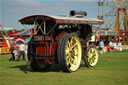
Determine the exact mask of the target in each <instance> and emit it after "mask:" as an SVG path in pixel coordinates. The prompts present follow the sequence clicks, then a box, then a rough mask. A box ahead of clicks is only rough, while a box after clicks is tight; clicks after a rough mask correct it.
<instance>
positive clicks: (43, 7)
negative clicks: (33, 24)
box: [0, 0, 98, 29]
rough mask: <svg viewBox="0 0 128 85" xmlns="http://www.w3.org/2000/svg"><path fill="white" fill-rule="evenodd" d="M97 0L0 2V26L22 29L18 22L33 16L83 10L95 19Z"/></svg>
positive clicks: (1, 0) (15, 0)
mask: <svg viewBox="0 0 128 85" xmlns="http://www.w3.org/2000/svg"><path fill="white" fill-rule="evenodd" d="M97 2H98V0H0V24H2V25H3V27H12V28H15V29H22V28H23V27H22V26H21V25H20V24H18V20H19V19H21V18H23V17H25V16H28V15H33V14H48V15H66V16H69V12H70V10H84V11H86V12H87V13H88V17H93V18H96V17H97V11H98V10H97V8H98V5H97Z"/></svg>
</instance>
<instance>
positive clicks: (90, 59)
mask: <svg viewBox="0 0 128 85" xmlns="http://www.w3.org/2000/svg"><path fill="white" fill-rule="evenodd" d="M83 59H84V61H85V64H86V65H87V67H94V66H95V65H96V64H97V62H98V51H97V48H96V47H95V46H89V47H87V49H86V54H85V55H84V56H83Z"/></svg>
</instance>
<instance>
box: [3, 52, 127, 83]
mask: <svg viewBox="0 0 128 85" xmlns="http://www.w3.org/2000/svg"><path fill="white" fill-rule="evenodd" d="M10 57H11V55H0V85H128V52H113V53H109V52H108V53H105V54H101V55H100V56H99V62H98V64H97V65H96V67H93V68H87V67H86V66H85V64H84V62H82V63H81V67H80V68H79V70H78V71H76V72H73V73H64V72H62V71H61V70H59V69H58V67H57V66H52V67H51V69H49V71H46V72H31V71H28V70H27V69H26V61H9V59H10Z"/></svg>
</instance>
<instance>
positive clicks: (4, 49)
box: [0, 24, 11, 54]
mask: <svg viewBox="0 0 128 85" xmlns="http://www.w3.org/2000/svg"><path fill="white" fill-rule="evenodd" d="M10 40H11V39H10V37H9V35H8V33H7V32H6V31H5V30H4V29H3V27H2V25H1V24H0V54H3V53H10V44H9V41H10Z"/></svg>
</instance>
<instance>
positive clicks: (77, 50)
mask: <svg viewBox="0 0 128 85" xmlns="http://www.w3.org/2000/svg"><path fill="white" fill-rule="evenodd" d="M81 52H82V50H81V44H80V41H79V38H78V37H77V36H76V35H73V36H71V37H70V38H69V39H68V40H67V43H66V49H65V57H66V64H67V66H68V68H69V69H70V70H72V71H75V70H77V68H78V67H79V65H80V62H81V56H82V54H81Z"/></svg>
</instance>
